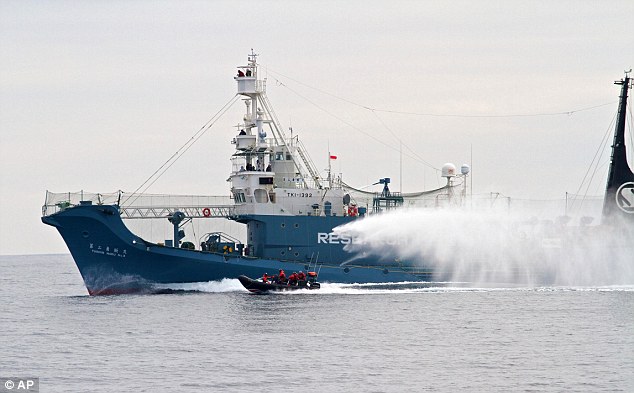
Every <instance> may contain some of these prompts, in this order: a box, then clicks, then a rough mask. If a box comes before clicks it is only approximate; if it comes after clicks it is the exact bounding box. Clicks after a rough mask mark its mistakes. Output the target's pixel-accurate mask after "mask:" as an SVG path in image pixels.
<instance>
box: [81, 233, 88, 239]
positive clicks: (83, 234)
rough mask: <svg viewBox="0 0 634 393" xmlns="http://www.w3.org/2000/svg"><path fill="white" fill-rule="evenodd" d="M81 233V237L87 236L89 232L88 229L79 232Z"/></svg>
mask: <svg viewBox="0 0 634 393" xmlns="http://www.w3.org/2000/svg"><path fill="white" fill-rule="evenodd" d="M81 235H82V237H84V238H88V236H90V233H88V231H83V232H82V233H81Z"/></svg>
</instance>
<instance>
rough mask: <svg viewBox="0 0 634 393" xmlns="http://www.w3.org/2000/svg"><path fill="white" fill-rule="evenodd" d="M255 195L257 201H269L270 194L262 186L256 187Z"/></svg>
mask: <svg viewBox="0 0 634 393" xmlns="http://www.w3.org/2000/svg"><path fill="white" fill-rule="evenodd" d="M253 196H255V201H256V202H257V203H267V202H268V201H269V194H268V193H267V192H266V190H264V189H262V188H258V189H256V190H255V191H254V192H253Z"/></svg>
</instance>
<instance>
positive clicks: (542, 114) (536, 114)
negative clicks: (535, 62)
mask: <svg viewBox="0 0 634 393" xmlns="http://www.w3.org/2000/svg"><path fill="white" fill-rule="evenodd" d="M267 70H269V71H271V72H272V73H274V74H278V75H280V76H282V77H284V78H287V79H290V80H292V81H293V82H296V83H299V84H300V85H303V86H306V87H308V88H310V89H313V90H316V91H318V92H320V93H322V94H325V95H328V96H331V97H333V98H336V99H338V100H341V101H344V102H347V103H349V104H351V105H354V106H358V107H359V108H363V109H367V110H369V111H376V112H386V113H395V114H401V115H416V116H430V117H463V118H478V117H482V118H504V117H538V116H563V115H567V116H570V115H572V114H575V113H577V112H583V111H588V110H591V109H596V108H600V107H602V106H607V105H614V104H615V103H616V102H617V101H614V102H609V103H605V104H599V105H594V106H589V107H584V108H580V109H573V110H570V111H562V112H545V113H519V114H506V115H466V114H459V113H454V114H451V113H448V114H440V113H424V112H407V111H397V110H389V109H379V108H372V107H369V106H367V105H362V104H359V103H357V102H354V101H351V100H349V99H347V98H343V97H339V96H337V95H335V94H332V93H329V92H327V91H324V90H321V89H318V88H316V87H313V86H310V85H308V84H306V83H304V82H301V81H298V80H297V79H294V78H291V77H290V76H287V75H284V74H282V73H280V72H277V71H275V70H272V69H270V68H267Z"/></svg>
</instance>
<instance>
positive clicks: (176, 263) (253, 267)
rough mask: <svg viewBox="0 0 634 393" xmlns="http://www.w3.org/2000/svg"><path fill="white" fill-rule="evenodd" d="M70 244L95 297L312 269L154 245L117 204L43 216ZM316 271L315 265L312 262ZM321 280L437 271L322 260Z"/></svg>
mask: <svg viewBox="0 0 634 393" xmlns="http://www.w3.org/2000/svg"><path fill="white" fill-rule="evenodd" d="M42 221H43V222H44V223H45V224H48V225H51V226H54V227H56V228H57V230H58V231H59V233H60V235H61V236H62V238H63V239H64V241H65V242H66V245H67V246H68V249H69V250H70V253H71V255H72V257H73V259H74V260H75V263H76V264H77V268H78V269H79V271H80V273H81V276H82V278H83V280H84V283H85V285H86V288H87V290H88V292H89V293H90V294H91V295H110V294H121V293H133V292H142V291H152V290H153V289H154V288H155V285H156V284H169V283H193V282H207V281H216V280H222V279H224V278H237V277H238V276H240V275H246V276H250V277H259V276H261V275H263V274H264V273H276V272H277V271H278V270H279V269H284V270H285V271H288V272H292V271H300V270H304V271H306V270H309V268H310V261H287V260H282V259H275V258H260V257H251V256H244V255H238V254H223V253H217V252H204V251H198V250H188V249H180V248H173V247H164V246H161V245H158V244H154V243H150V242H148V241H145V240H144V239H141V238H140V237H138V236H136V235H135V234H134V233H132V232H131V231H130V230H129V229H128V228H127V227H126V226H125V225H124V223H123V221H122V220H121V217H120V215H119V211H118V209H117V207H116V206H110V205H80V206H76V207H73V208H69V209H66V210H63V211H61V212H58V213H55V214H53V215H50V216H45V217H42ZM312 265H313V266H312V268H315V263H313V264H312ZM317 270H319V280H320V281H321V282H338V283H385V282H402V281H428V280H430V279H432V275H433V274H432V272H431V271H425V270H424V269H412V267H399V266H395V265H394V264H391V265H383V264H376V265H354V264H341V263H339V262H330V261H323V263H322V262H318V265H317Z"/></svg>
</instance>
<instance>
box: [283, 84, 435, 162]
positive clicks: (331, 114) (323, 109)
mask: <svg viewBox="0 0 634 393" xmlns="http://www.w3.org/2000/svg"><path fill="white" fill-rule="evenodd" d="M273 79H275V81H276V82H277V84H278V85H280V86H282V87H285V88H287V89H288V90H290V91H291V92H292V93H294V94H295V95H297V96H298V97H300V98H303V99H304V100H306V101H307V102H309V103H310V104H312V105H314V106H315V107H316V108H317V109H319V110H321V111H323V112H325V113H326V114H328V115H330V116H332V117H334V118H335V119H337V120H339V121H340V122H342V123H344V124H346V125H347V126H348V127H350V128H352V129H354V130H357V131H358V132H360V133H362V134H363V135H365V136H367V137H369V138H372V139H374V140H375V141H377V142H379V143H380V144H382V145H384V146H386V147H388V148H390V149H392V150H394V151H399V149H398V148H396V147H394V146H391V145H389V144H387V143H386V142H383V141H382V140H380V139H379V138H377V137H375V136H374V135H371V134H369V133H367V132H365V131H363V130H362V129H360V128H358V127H356V126H355V125H354V124H352V123H350V122H348V121H346V120H344V119H342V118H341V117H339V116H337V115H335V114H334V113H331V112H329V111H328V110H326V109H325V108H323V107H321V106H319V105H317V104H316V103H315V102H313V101H311V100H310V99H308V98H307V97H305V96H303V95H301V94H299V93H298V92H297V91H295V90H293V89H291V88H290V87H288V86H287V85H286V84H284V83H283V82H281V81H280V80H279V79H277V78H275V77H273ZM405 155H406V156H408V157H409V158H411V159H413V160H414V161H420V160H419V159H418V158H416V157H414V156H412V155H409V154H405ZM421 162H422V163H423V164H425V165H429V164H428V163H426V162H424V161H421ZM432 168H434V169H436V168H435V167H433V166H432ZM436 170H437V169H436Z"/></svg>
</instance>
